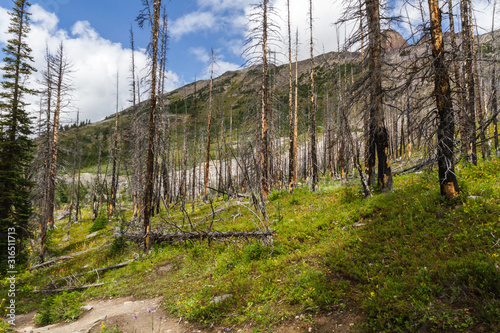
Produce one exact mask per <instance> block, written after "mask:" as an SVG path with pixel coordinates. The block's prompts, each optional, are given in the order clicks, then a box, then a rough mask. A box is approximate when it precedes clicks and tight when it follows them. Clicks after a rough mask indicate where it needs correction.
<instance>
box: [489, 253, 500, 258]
mask: <svg viewBox="0 0 500 333" xmlns="http://www.w3.org/2000/svg"><path fill="white" fill-rule="evenodd" d="M491 256H492V257H493V258H498V256H499V254H498V253H493V254H492V255H491Z"/></svg>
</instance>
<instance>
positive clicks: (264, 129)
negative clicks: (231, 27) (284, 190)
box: [260, 0, 270, 197]
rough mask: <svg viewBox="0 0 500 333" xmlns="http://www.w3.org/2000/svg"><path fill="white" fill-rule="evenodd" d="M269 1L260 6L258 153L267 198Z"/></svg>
mask: <svg viewBox="0 0 500 333" xmlns="http://www.w3.org/2000/svg"><path fill="white" fill-rule="evenodd" d="M268 1H269V0H264V1H263V6H262V10H263V13H262V87H261V89H262V91H261V101H262V105H261V106H262V112H261V152H260V155H261V156H260V168H261V179H260V180H261V184H262V195H263V196H264V197H267V194H268V193H269V190H270V188H269V187H270V182H269V131H268V124H267V122H268V113H269V105H268V81H269V73H268V68H267V67H268V63H267V52H268V51H267V29H268V24H267V3H268Z"/></svg>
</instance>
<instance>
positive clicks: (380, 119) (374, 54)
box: [365, 0, 392, 192]
mask: <svg viewBox="0 0 500 333" xmlns="http://www.w3.org/2000/svg"><path fill="white" fill-rule="evenodd" d="M365 3H366V11H367V15H368V27H369V61H370V62H369V70H370V73H371V89H370V97H369V100H370V103H369V114H370V120H369V123H370V125H369V126H370V130H369V136H370V137H369V140H368V141H369V142H368V149H369V158H368V179H369V183H370V184H373V183H374V180H373V168H374V167H375V154H376V155H377V157H378V185H379V187H380V189H381V190H382V191H383V192H387V191H390V190H391V189H392V172H391V167H390V165H389V160H388V157H387V155H388V148H389V134H388V132H387V129H386V128H385V125H384V111H383V102H382V101H383V94H384V92H383V90H382V52H383V50H382V36H381V32H380V3H379V0H366V1H365Z"/></svg>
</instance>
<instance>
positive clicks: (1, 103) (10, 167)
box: [0, 0, 36, 272]
mask: <svg viewBox="0 0 500 333" xmlns="http://www.w3.org/2000/svg"><path fill="white" fill-rule="evenodd" d="M29 6H30V4H29V3H28V1H26V0H16V1H14V7H13V10H12V12H10V16H11V22H10V26H9V29H8V31H7V33H8V34H10V35H11V36H12V38H11V39H9V41H8V42H7V46H6V47H5V48H4V49H3V52H4V53H5V54H6V57H5V58H4V59H3V61H4V62H5V65H4V66H3V67H2V71H3V81H2V84H1V85H2V90H1V91H0V189H1V191H0V233H1V238H0V242H1V255H0V257H1V260H0V263H1V264H0V266H3V265H5V264H7V260H4V257H5V256H6V255H7V249H6V246H7V233H8V232H10V231H12V229H11V228H14V229H15V232H16V236H15V239H16V245H17V246H16V251H17V254H19V253H20V252H21V251H22V241H23V239H25V237H26V236H27V230H28V219H29V216H30V213H31V205H30V200H29V193H30V188H31V186H32V183H31V182H30V181H29V180H28V178H27V176H26V175H27V168H28V165H29V163H30V161H31V154H32V149H33V143H32V141H31V140H30V138H29V136H30V134H31V119H30V117H29V115H28V112H27V111H26V109H25V108H26V106H27V105H28V104H27V103H26V102H25V97H26V96H27V95H34V94H36V91H34V90H32V89H29V88H28V87H27V86H26V82H27V81H26V78H27V77H29V75H30V74H31V73H33V72H34V71H35V69H34V68H33V66H32V65H31V63H32V62H33V57H32V56H31V49H30V47H29V46H28V44H27V43H26V38H27V35H28V33H29V31H30V27H29V16H30V14H29V13H28V9H29ZM18 261H19V260H18ZM0 268H2V270H1V271H2V272H4V271H5V270H4V269H3V268H4V267H0Z"/></svg>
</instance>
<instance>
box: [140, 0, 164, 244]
mask: <svg viewBox="0 0 500 333" xmlns="http://www.w3.org/2000/svg"><path fill="white" fill-rule="evenodd" d="M160 8H161V0H154V14H153V19H152V20H151V37H152V40H151V51H152V55H151V56H152V59H151V61H152V68H151V99H150V108H149V135H148V159H147V166H146V188H145V190H144V250H145V251H147V250H149V249H150V248H151V242H150V238H149V233H150V229H151V225H150V219H151V213H152V209H151V206H152V199H153V172H154V139H155V134H156V130H155V114H156V104H157V96H156V79H157V77H156V76H157V67H158V64H157V61H158V37H159V23H160Z"/></svg>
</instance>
